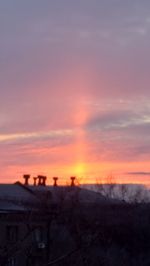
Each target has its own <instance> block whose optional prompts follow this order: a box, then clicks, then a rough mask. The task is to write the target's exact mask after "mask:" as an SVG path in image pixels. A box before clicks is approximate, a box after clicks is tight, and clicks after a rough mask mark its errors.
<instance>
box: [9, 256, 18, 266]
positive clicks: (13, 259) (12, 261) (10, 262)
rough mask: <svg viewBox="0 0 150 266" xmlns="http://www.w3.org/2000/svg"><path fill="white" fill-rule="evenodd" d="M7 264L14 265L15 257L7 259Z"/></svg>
mask: <svg viewBox="0 0 150 266" xmlns="http://www.w3.org/2000/svg"><path fill="white" fill-rule="evenodd" d="M7 265H8V266H16V259H15V258H11V259H9V260H8V264H7Z"/></svg>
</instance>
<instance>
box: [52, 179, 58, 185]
mask: <svg viewBox="0 0 150 266" xmlns="http://www.w3.org/2000/svg"><path fill="white" fill-rule="evenodd" d="M53 180H54V185H53V186H54V187H57V180H58V177H53Z"/></svg>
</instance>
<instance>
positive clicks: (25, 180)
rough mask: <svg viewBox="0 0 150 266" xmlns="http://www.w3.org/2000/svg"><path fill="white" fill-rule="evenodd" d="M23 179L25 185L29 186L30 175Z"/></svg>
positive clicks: (24, 176)
mask: <svg viewBox="0 0 150 266" xmlns="http://www.w3.org/2000/svg"><path fill="white" fill-rule="evenodd" d="M23 178H24V185H25V186H28V185H29V178H30V175H23Z"/></svg>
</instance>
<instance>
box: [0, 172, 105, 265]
mask: <svg viewBox="0 0 150 266" xmlns="http://www.w3.org/2000/svg"><path fill="white" fill-rule="evenodd" d="M53 179H54V185H53V186H47V185H46V177H45V176H38V177H37V178H34V183H33V185H29V180H30V176H29V175H24V184H22V183H21V182H16V183H15V184H0V265H3V266H20V265H21V266H30V265H32V266H39V265H46V263H47V262H48V261H50V260H51V259H54V258H56V257H57V256H61V255H62V254H63V253H66V252H68V250H69V249H70V248H72V249H73V248H75V246H76V236H75V233H74V232H75V230H74V232H73V229H72V225H70V224H71V223H72V222H74V221H73V219H75V217H77V215H78V213H79V211H81V208H80V206H81V205H82V206H84V208H85V206H89V204H93V203H95V202H96V203H105V204H107V203H108V202H109V201H108V199H106V198H105V197H103V196H101V195H100V194H98V193H95V192H93V191H90V190H87V189H83V188H80V187H77V186H75V182H74V181H75V178H74V177H71V185H70V186H58V185H57V179H58V178H56V177H54V178H53ZM73 217H74V218H73ZM70 221H71V222H70ZM68 228H69V229H68ZM74 236H75V238H74ZM63 243H65V245H64V244H63Z"/></svg>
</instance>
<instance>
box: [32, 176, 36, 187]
mask: <svg viewBox="0 0 150 266" xmlns="http://www.w3.org/2000/svg"><path fill="white" fill-rule="evenodd" d="M33 180H34V184H33V185H34V186H36V181H37V177H33Z"/></svg>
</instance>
